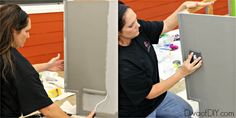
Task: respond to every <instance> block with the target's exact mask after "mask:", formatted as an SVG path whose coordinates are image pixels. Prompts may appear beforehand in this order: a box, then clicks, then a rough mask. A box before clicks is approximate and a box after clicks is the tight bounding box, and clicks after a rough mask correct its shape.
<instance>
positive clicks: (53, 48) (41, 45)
mask: <svg viewBox="0 0 236 118" xmlns="http://www.w3.org/2000/svg"><path fill="white" fill-rule="evenodd" d="M30 18H31V22H32V28H31V30H30V38H29V39H28V40H27V41H26V43H25V46H24V47H23V48H21V49H19V51H20V52H21V53H22V54H23V55H24V56H25V57H26V58H27V59H28V60H29V61H30V62H31V63H32V64H35V63H42V62H47V61H49V60H50V59H51V58H52V57H55V56H57V53H60V54H61V59H63V58H64V44H63V42H64V40H63V38H64V36H63V35H64V34H63V32H64V31H63V30H64V29H63V12H55V13H42V14H30Z"/></svg>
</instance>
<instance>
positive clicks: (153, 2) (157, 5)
mask: <svg viewBox="0 0 236 118" xmlns="http://www.w3.org/2000/svg"><path fill="white" fill-rule="evenodd" d="M122 1H123V2H124V3H125V4H127V5H128V6H130V7H131V8H132V9H133V10H134V11H135V12H136V13H137V15H138V18H140V19H145V20H164V19H165V18H167V17H168V16H169V15H170V14H171V13H173V12H174V11H175V10H176V9H177V8H178V7H179V6H180V5H181V4H182V3H183V2H185V1H186V0H122ZM195 1H200V0H195ZM198 13H205V9H203V10H201V11H199V12H198ZM214 14H216V15H225V14H228V0H217V2H215V4H214Z"/></svg>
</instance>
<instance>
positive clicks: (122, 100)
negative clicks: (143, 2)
mask: <svg viewBox="0 0 236 118" xmlns="http://www.w3.org/2000/svg"><path fill="white" fill-rule="evenodd" d="M211 4H213V3H202V2H184V3H183V4H182V5H181V6H180V7H179V8H178V9H177V10H176V11H175V12H174V13H173V14H172V15H170V16H169V17H168V18H167V19H166V20H164V21H144V20H137V15H136V14H135V12H134V11H133V10H132V9H131V8H128V6H126V5H124V4H123V3H119V7H118V8H119V11H118V12H119V14H118V18H119V20H118V31H119V32H118V43H119V117H150V118H153V117H157V118H189V117H190V116H191V114H192V108H191V106H190V105H188V103H186V102H185V101H184V100H183V99H181V98H180V97H178V96H176V95H174V94H172V93H170V92H167V90H168V89H169V88H171V87H172V86H173V85H175V84H176V83H177V82H178V81H179V80H180V79H181V78H183V77H185V76H187V75H189V74H191V73H193V72H194V71H195V70H197V69H198V68H199V67H200V66H201V65H202V60H201V58H198V59H196V60H195V61H194V62H193V63H190V60H191V58H192V54H190V55H189V56H188V58H187V60H185V61H184V63H183V65H182V67H181V68H180V69H178V70H177V72H176V73H175V74H174V75H172V76H171V77H170V78H168V79H167V80H163V81H161V82H160V80H159V74H158V62H157V57H156V54H155V51H154V48H153V46H152V44H157V43H158V41H159V36H160V35H161V34H162V33H165V32H168V31H170V30H172V29H174V28H175V27H176V26H177V13H178V12H182V11H185V12H186V11H187V10H188V8H195V7H199V6H200V7H205V6H208V5H211ZM185 112H187V114H186V113H185Z"/></svg>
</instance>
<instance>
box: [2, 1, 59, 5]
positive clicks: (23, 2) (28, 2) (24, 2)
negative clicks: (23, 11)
mask: <svg viewBox="0 0 236 118" xmlns="http://www.w3.org/2000/svg"><path fill="white" fill-rule="evenodd" d="M60 2H63V0H0V4H5V3H16V4H33V3H60Z"/></svg>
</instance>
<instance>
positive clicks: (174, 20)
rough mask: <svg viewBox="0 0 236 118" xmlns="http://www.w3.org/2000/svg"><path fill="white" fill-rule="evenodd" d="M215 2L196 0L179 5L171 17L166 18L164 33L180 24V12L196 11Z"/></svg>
mask: <svg viewBox="0 0 236 118" xmlns="http://www.w3.org/2000/svg"><path fill="white" fill-rule="evenodd" d="M213 3H214V2H195V1H186V2H184V3H183V4H181V5H180V6H179V8H178V9H176V10H175V12H174V13H172V14H171V15H170V16H169V17H167V18H166V19H165V20H164V27H163V30H162V33H165V32H168V31H171V30H173V29H174V28H175V27H176V26H177V25H178V16H177V14H178V13H179V12H188V13H189V12H196V11H198V10H200V9H202V8H204V7H207V6H209V5H212V4H213Z"/></svg>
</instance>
